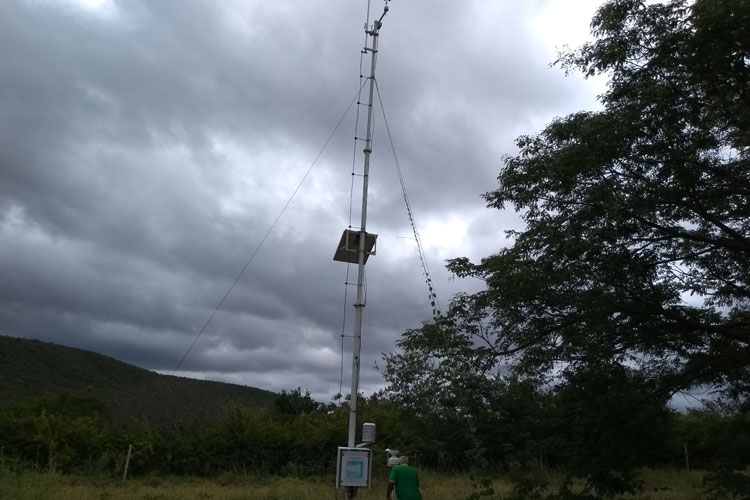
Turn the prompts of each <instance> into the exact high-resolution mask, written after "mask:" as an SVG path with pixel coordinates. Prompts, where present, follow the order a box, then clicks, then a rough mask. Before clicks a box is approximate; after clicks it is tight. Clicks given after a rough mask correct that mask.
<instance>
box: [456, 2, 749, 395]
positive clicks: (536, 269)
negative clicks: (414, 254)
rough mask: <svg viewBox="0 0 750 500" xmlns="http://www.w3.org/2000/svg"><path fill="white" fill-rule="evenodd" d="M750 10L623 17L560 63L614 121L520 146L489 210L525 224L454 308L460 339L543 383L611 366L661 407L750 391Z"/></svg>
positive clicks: (691, 6) (609, 19)
mask: <svg viewBox="0 0 750 500" xmlns="http://www.w3.org/2000/svg"><path fill="white" fill-rule="evenodd" d="M748 25H750V3H748V2H743V1H737V0H697V1H695V2H689V1H687V0H675V1H672V2H669V3H656V4H648V5H647V4H646V2H645V1H643V0H611V1H609V2H608V3H606V4H605V5H604V6H602V7H601V8H600V9H599V11H598V12H597V14H596V16H595V17H594V19H593V21H592V29H593V32H594V34H595V35H597V36H598V40H597V41H596V42H593V43H589V44H586V45H584V46H583V47H582V48H581V49H580V50H578V51H576V52H572V53H569V54H567V55H565V56H563V57H562V58H561V60H560V62H561V63H562V64H563V65H564V66H565V67H566V68H568V69H580V70H582V71H583V72H584V73H585V74H587V75H594V74H599V73H604V74H607V75H609V77H610V82H609V88H608V90H607V92H606V93H605V94H604V95H603V96H602V97H601V101H602V105H603V109H602V110H601V111H597V112H581V113H576V114H573V115H571V116H568V117H565V118H561V119H557V120H555V121H554V122H553V123H551V124H550V125H548V126H547V127H546V128H545V129H544V130H543V131H542V132H541V133H539V134H538V135H534V136H523V137H521V138H519V139H518V146H519V148H520V153H519V154H518V155H517V156H513V157H506V158H505V159H504V167H503V169H502V171H501V172H500V175H499V187H498V188H497V189H496V190H494V191H492V192H489V193H487V194H486V195H485V198H486V200H487V202H488V205H489V206H490V207H493V208H498V209H502V208H504V207H506V206H512V207H514V208H515V209H516V210H517V211H519V212H520V213H521V215H522V217H523V219H524V221H525V223H526V228H525V229H524V230H523V231H510V232H509V235H510V236H511V237H512V238H513V240H514V243H513V245H512V246H511V247H510V248H505V249H503V250H501V251H500V252H498V253H497V254H495V255H492V256H490V257H487V258H485V259H483V260H482V261H481V262H480V263H476V264H475V263H471V262H469V261H468V260H467V259H465V258H461V259H456V260H453V261H452V262H451V263H450V264H449V267H450V269H451V270H452V271H453V272H455V273H456V274H457V275H459V276H473V277H477V278H481V279H483V280H484V281H485V282H486V284H487V287H486V289H485V290H484V291H482V292H480V293H477V294H474V295H464V296H460V297H457V299H456V300H455V301H454V304H453V307H452V310H451V314H452V316H453V320H454V325H455V326H456V327H457V328H460V329H463V330H467V329H471V328H474V329H476V328H480V327H481V328H482V329H483V330H484V331H485V332H489V333H487V334H486V335H487V336H489V337H491V338H492V350H493V352H494V353H495V354H497V356H498V357H503V356H505V357H507V356H515V357H514V358H513V359H514V361H515V362H516V364H517V366H518V367H519V368H520V369H524V370H528V371H531V372H540V371H542V372H544V371H548V370H550V369H552V368H553V367H554V363H555V362H558V361H562V362H565V363H573V364H581V363H588V362H591V361H597V362H598V361H601V360H607V361H609V360H614V361H618V362H621V363H627V364H629V365H630V366H636V367H638V368H640V369H642V370H644V371H645V372H646V373H648V374H649V376H650V377H652V378H654V379H657V380H659V382H660V386H659V389H660V392H661V393H662V394H670V393H672V392H674V391H677V390H680V389H685V388H690V387H693V386H696V385H703V384H708V385H711V386H713V387H716V388H721V389H724V390H726V391H727V393H729V394H731V395H734V396H743V395H744V396H746V395H747V394H748V392H749V391H750V32H749V31H748V30H747V26H748Z"/></svg>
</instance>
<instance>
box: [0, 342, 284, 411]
mask: <svg viewBox="0 0 750 500" xmlns="http://www.w3.org/2000/svg"><path fill="white" fill-rule="evenodd" d="M276 396H277V394H275V393H273V392H270V391H265V390H262V389H257V388H253V387H246V386H242V385H236V384H227V383H222V382H211V381H205V380H195V379H188V378H182V377H173V376H169V375H160V374H158V373H155V372H152V371H149V370H145V369H143V368H138V367H136V366H133V365H129V364H127V363H123V362H121V361H118V360H116V359H114V358H110V357H107V356H103V355H101V354H96V353H94V352H90V351H85V350H82V349H74V348H71V347H65V346H61V345H57V344H52V343H48V342H41V341H38V340H27V339H19V338H13V337H6V336H0V408H6V409H7V408H12V407H18V406H28V405H39V404H42V402H44V405H45V407H47V408H49V407H50V406H54V405H58V406H59V405H63V406H66V408H65V411H68V412H70V411H75V408H76V407H81V406H85V407H87V408H88V409H90V407H91V405H93V406H95V407H98V408H99V410H100V412H101V413H103V414H104V415H105V416H107V417H108V418H111V419H113V420H124V419H130V418H133V417H135V418H139V417H146V418H148V419H150V420H151V421H153V422H160V423H163V424H165V425H176V424H181V423H188V422H194V421H196V420H203V419H210V418H212V417H214V416H216V415H217V414H218V413H219V412H220V411H222V409H223V408H224V407H225V406H226V405H227V404H230V403H239V404H242V405H245V406H248V407H252V408H271V407H273V403H274V401H275V399H276Z"/></svg>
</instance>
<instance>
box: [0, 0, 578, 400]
mask: <svg viewBox="0 0 750 500" xmlns="http://www.w3.org/2000/svg"><path fill="white" fill-rule="evenodd" d="M516 3H517V2H497V3H495V4H492V5H489V6H488V5H485V4H484V2H480V1H476V2H464V3H461V4H456V2H444V3H443V2H431V1H427V0H423V1H414V2H394V3H392V4H391V11H390V13H389V14H388V16H387V17H386V19H385V24H384V27H383V30H382V37H381V44H380V53H379V59H378V63H379V66H378V82H379V88H380V92H381V97H382V100H383V104H384V106H385V111H386V113H387V116H388V120H389V125H390V128H391V132H392V133H393V140H394V142H395V146H396V148H397V153H398V159H399V161H400V164H401V168H402V172H403V175H404V180H405V181H406V183H407V186H408V188H409V195H410V201H411V205H412V207H413V208H414V215H415V217H416V220H417V223H418V224H428V223H430V224H432V223H435V224H438V226H437V227H440V226H439V224H440V222H441V221H446V220H450V219H451V218H458V219H460V220H463V221H466V234H465V235H464V236H463V238H464V239H463V240H462V241H457V242H455V244H453V243H451V245H453V246H448V247H445V248H443V247H440V246H439V245H438V246H434V247H428V249H429V248H432V250H433V251H434V252H435V253H432V254H429V253H428V258H429V259H431V261H430V269H431V270H432V272H433V280H434V281H435V285H436V288H437V290H438V292H439V293H440V294H441V301H442V302H443V303H444V304H443V305H444V306H445V305H447V302H448V298H449V297H450V294H451V293H453V292H455V291H457V290H461V289H471V287H476V286H477V284H472V283H457V282H449V281H448V275H447V272H446V271H445V270H444V269H443V267H442V266H443V259H445V258H449V257H454V256H458V255H469V256H471V257H472V258H479V257H481V256H483V255H486V254H488V253H490V252H493V251H496V250H497V249H499V248H500V246H502V245H503V244H505V243H506V240H505V239H504V236H503V234H502V231H503V230H504V229H507V228H508V227H511V226H514V225H517V224H518V220H517V218H516V217H515V216H513V215H507V214H502V213H499V212H489V211H486V210H485V209H484V208H483V203H482V200H481V199H480V197H479V195H480V194H481V193H482V192H485V191H488V190H490V189H492V187H493V186H494V183H495V177H496V175H497V172H498V169H499V159H500V157H501V155H502V154H505V153H512V152H513V148H514V147H513V144H512V139H513V138H514V137H515V136H516V135H518V134H519V133H521V132H529V131H533V129H534V127H538V126H540V125H541V124H542V123H544V121H547V120H549V118H551V117H552V116H554V115H556V114H562V113H564V112H567V111H571V110H573V109H577V108H579V107H581V104H580V103H582V102H584V100H585V99H590V94H589V93H588V91H582V90H581V89H580V88H579V87H578V86H577V85H578V83H577V82H575V81H571V80H565V79H563V78H562V75H561V74H559V72H555V71H550V70H549V69H548V68H547V64H548V63H549V52H548V50H547V49H545V48H544V47H543V46H542V42H540V41H539V40H536V39H535V38H534V36H533V34H532V30H531V29H530V25H531V22H532V18H533V16H534V15H535V12H536V10H537V9H543V8H544V7H545V5H546V4H547V2H546V1H541V0H539V1H536V2H530V3H526V4H524V6H522V7H518V6H517V5H516ZM365 8H366V2H364V1H363V2H351V1H344V0H341V1H336V2H316V1H313V2H310V1H301V0H296V1H291V0H290V1H285V2H255V1H250V2H240V1H237V2H221V3H216V2H208V1H200V0H191V1H185V2H179V4H177V3H175V2H166V1H157V0H149V1H140V2H139V1H128V2H125V1H116V0H111V1H107V0H104V1H103V2H101V5H100V6H98V7H90V6H89V7H87V6H86V4H85V3H83V2H79V1H77V0H57V1H54V0H46V1H43V0H28V1H26V0H11V1H8V2H2V3H0V275H2V276H3V280H2V283H1V284H0V333H2V334H7V335H14V336H20V337H30V338H39V339H42V340H47V341H53V342H58V343H61V344H66V345H71V346H75V347H81V348H86V349H89V350H93V351H96V352H101V353H104V354H107V355H110V356H113V357H116V358H118V359H122V360H124V361H127V362H130V363H134V364H137V365H139V366H143V367H146V368H149V369H153V370H158V371H161V372H165V373H171V372H172V370H174V369H175V367H176V366H177V363H178V362H179V360H180V359H181V358H182V356H183V354H184V353H185V350H186V349H187V347H188V346H189V345H190V344H191V342H192V341H193V339H195V338H196V336H197V335H198V333H199V332H200V331H201V329H202V328H203V326H204V324H205V323H206V321H207V319H208V318H209V317H210V315H211V314H212V313H213V312H214V310H215V308H216V307H217V306H218V304H219V301H220V300H221V299H222V297H223V296H224V294H225V293H226V291H227V289H228V287H229V286H230V285H231V284H232V282H233V281H234V279H235V278H236V277H237V273H238V272H239V271H240V270H241V269H242V268H243V266H244V265H245V263H246V262H247V260H248V258H249V257H250V255H251V254H252V253H253V252H254V251H255V249H256V248H257V247H258V245H259V244H260V243H261V241H262V240H263V238H264V237H265V235H266V232H267V231H268V229H269V227H270V225H271V223H272V222H273V221H274V220H275V218H276V217H277V216H278V215H279V213H280V211H281V209H282V208H283V207H284V205H285V203H286V202H287V200H288V198H289V196H290V195H291V194H292V192H293V191H294V189H295V188H296V187H297V185H298V183H299V182H300V180H301V179H302V177H303V175H304V174H305V172H306V171H307V169H308V168H309V167H310V166H311V164H312V161H313V160H314V159H315V158H316V156H317V154H318V152H319V151H320V148H321V147H322V145H323V143H324V141H325V140H326V139H327V138H328V136H329V134H330V133H331V130H332V129H333V126H334V125H335V124H336V123H337V121H338V120H339V118H340V117H341V115H342V113H343V112H344V111H345V110H346V108H347V106H348V104H349V103H350V100H351V99H353V98H354V97H355V95H356V94H357V89H358V88H359V87H360V85H361V81H360V79H359V71H358V69H359V61H360V53H359V51H360V49H361V46H362V43H363V40H364V35H363V33H362V24H363V23H364V15H365ZM381 10H382V2H372V15H373V16H374V15H378V16H379V15H380V12H381ZM368 68H369V61H368V60H367V59H365V65H364V69H363V72H365V73H366V72H367V71H368ZM363 98H364V95H363ZM355 111H356V107H355V108H353V109H352V110H351V111H350V112H349V113H348V115H347V116H346V119H345V120H344V122H343V123H342V125H341V128H340V130H339V131H338V133H337V134H336V135H335V136H334V137H333V139H332V140H331V142H330V144H329V146H328V147H327V148H326V150H325V151H324V154H323V155H322V156H321V158H320V160H319V161H318V163H317V165H316V166H315V168H314V169H313V170H312V171H311V174H310V176H309V177H308V178H307V179H306V180H305V183H304V185H303V186H302V188H301V189H300V191H299V194H298V195H297V197H296V198H295V199H294V201H293V202H292V203H291V204H290V205H289V207H288V209H287V211H286V213H285V214H284V216H283V217H282V218H281V220H280V221H279V223H278V224H277V226H276V227H275V229H274V231H273V232H272V233H271V234H270V236H269V237H268V239H267V240H266V241H265V243H264V245H263V246H262V247H261V248H260V250H259V251H258V253H257V255H256V256H255V258H254V259H253V261H252V262H251V264H250V265H249V266H248V268H247V270H246V272H245V273H244V275H243V277H242V279H241V280H240V281H239V282H238V283H237V286H236V287H235V288H234V290H233V291H232V293H231V294H230V295H229V296H228V298H227V300H226V301H225V302H224V304H223V305H222V308H221V310H220V311H219V313H218V314H217V315H216V316H215V318H214V320H213V321H212V322H211V324H210V325H209V327H208V328H207V329H206V331H205V332H204V334H203V335H202V336H201V338H200V340H199V341H198V343H196V347H195V349H194V350H193V352H191V353H190V355H189V356H188V357H187V358H186V360H185V362H184V364H183V366H182V367H181V371H180V373H183V374H185V375H191V376H199V377H207V378H212V379H216V380H226V381H232V382H242V383H247V384H250V385H257V386H260V387H265V388H269V389H273V390H279V389H281V388H285V387H286V388H290V387H297V386H302V387H305V386H306V387H309V388H310V389H311V390H312V391H313V392H314V394H315V395H316V397H320V398H322V399H327V398H328V397H329V396H330V395H331V394H333V393H335V392H337V391H338V387H339V383H340V377H341V372H340V369H341V335H342V333H343V334H344V335H346V336H348V335H350V334H351V330H352V328H353V325H352V322H353V316H354V313H353V308H352V307H351V303H352V299H353V297H354V294H355V290H354V287H352V286H351V285H350V286H349V289H348V292H347V293H346V299H347V301H345V300H344V299H345V293H344V289H345V285H344V282H345V281H346V280H347V278H346V266H345V265H344V264H342V263H337V262H333V261H332V255H333V250H334V248H335V245H336V243H337V241H338V238H339V236H340V234H341V231H342V230H343V229H345V228H346V227H347V226H348V225H349V224H352V225H353V226H358V225H359V196H360V194H361V187H360V184H358V183H355V187H354V190H353V194H351V192H350V187H351V169H352V165H353V164H354V166H355V168H356V169H361V147H362V146H361V143H358V144H357V145H356V147H355V145H354V144H353V137H354V135H355V133H356V135H358V136H359V137H363V135H364V113H365V111H366V109H365V108H364V107H362V106H360V108H359V111H360V125H359V130H358V131H357V132H355V128H354V118H355V116H356V113H355ZM375 120H376V121H375V151H374V154H373V163H372V170H371V183H370V187H371V191H370V205H369V214H370V219H369V221H368V230H370V231H371V232H376V233H379V234H380V239H379V248H378V255H377V256H374V257H373V258H372V259H371V260H370V262H369V263H368V266H367V276H368V279H367V287H368V288H367V289H368V291H367V297H368V302H367V307H366V310H365V314H364V318H365V325H364V338H363V350H364V351H363V355H362V368H363V373H362V385H361V387H362V389H363V390H364V391H365V392H368V391H371V390H374V389H376V388H377V387H378V386H379V385H380V384H381V383H382V379H381V377H380V375H379V374H378V373H377V372H376V371H374V370H373V369H372V367H373V365H374V364H375V363H376V362H377V361H378V360H379V359H380V355H381V353H383V352H389V351H392V350H393V349H394V340H395V339H396V338H397V336H398V335H399V334H400V333H401V332H402V331H403V330H405V329H407V328H413V327H418V326H419V325H420V323H421V322H422V321H426V320H429V318H430V315H431V308H430V306H429V303H428V299H427V291H426V286H425V284H424V276H423V275H422V270H421V266H420V263H419V259H418V256H417V254H416V252H415V250H414V248H415V247H414V245H413V241H411V243H412V245H411V246H409V242H410V240H408V238H409V237H411V228H410V227H409V220H408V218H407V216H406V212H405V209H404V204H403V199H402V194H401V189H400V185H399V183H398V177H397V174H396V170H395V168H394V165H393V159H392V154H391V150H390V145H389V143H388V137H387V134H386V128H385V124H384V121H383V117H382V114H381V111H380V108H379V105H378V106H377V113H376V119H375ZM350 199H351V204H352V208H351V209H350ZM350 213H351V214H352V215H351V217H352V219H351V221H350V218H349V217H350ZM423 227H424V226H420V228H423ZM446 244H447V243H446ZM436 245H437V244H436ZM438 250H439V253H438ZM453 251H455V252H456V254H450V255H449V253H450V252H453ZM348 281H349V282H354V281H356V269H354V267H352V268H351V269H350V274H349V279H348ZM344 314H346V317H344ZM344 346H345V348H346V349H347V355H346V356H345V357H344V376H345V381H344V388H345V389H347V390H348V373H349V367H350V360H349V357H348V349H349V341H348V340H347V338H346V337H345V338H344Z"/></svg>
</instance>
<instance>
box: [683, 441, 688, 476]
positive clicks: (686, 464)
mask: <svg viewBox="0 0 750 500" xmlns="http://www.w3.org/2000/svg"><path fill="white" fill-rule="evenodd" d="M682 448H683V449H684V450H685V468H686V469H687V470H690V458H689V457H688V450H687V443H682Z"/></svg>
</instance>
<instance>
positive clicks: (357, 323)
mask: <svg viewBox="0 0 750 500" xmlns="http://www.w3.org/2000/svg"><path fill="white" fill-rule="evenodd" d="M388 1H389V0H386V4H385V7H384V9H383V14H382V15H381V16H380V19H378V20H376V21H375V22H374V23H373V25H372V26H368V25H367V24H365V33H366V35H367V37H366V38H365V48H364V52H365V53H368V52H369V53H370V76H369V77H368V80H369V81H370V82H369V84H370V85H369V86H370V88H369V100H368V104H367V133H366V137H365V148H364V150H363V151H364V168H363V171H362V218H361V223H360V227H359V231H353V230H351V229H348V230H345V231H344V234H343V235H342V236H341V240H340V241H339V246H338V248H337V250H336V254H335V255H334V257H333V258H334V260H338V261H342V262H349V263H352V264H354V263H356V264H357V265H358V271H357V297H356V299H355V302H354V313H355V314H354V336H353V338H354V345H353V347H352V383H351V392H350V393H349V438H348V441H347V443H348V448H349V449H352V448H355V447H356V432H357V409H358V404H357V394H358V390H359V371H360V351H361V347H362V310H363V309H364V307H365V296H364V281H365V263H366V262H367V258H368V257H369V256H370V255H374V254H375V241H376V239H377V235H375V234H369V233H367V230H366V228H367V189H368V182H369V175H370V155H371V154H372V129H373V124H372V122H373V109H374V105H373V98H374V95H375V66H376V62H377V55H378V36H379V35H380V28H381V27H382V26H383V18H384V17H385V15H386V14H387V13H388ZM368 39H369V40H370V46H369V47H367V40H368ZM368 482H369V481H368ZM356 491H357V490H356V487H348V488H347V494H346V497H347V498H349V499H352V498H354V497H355V496H356Z"/></svg>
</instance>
